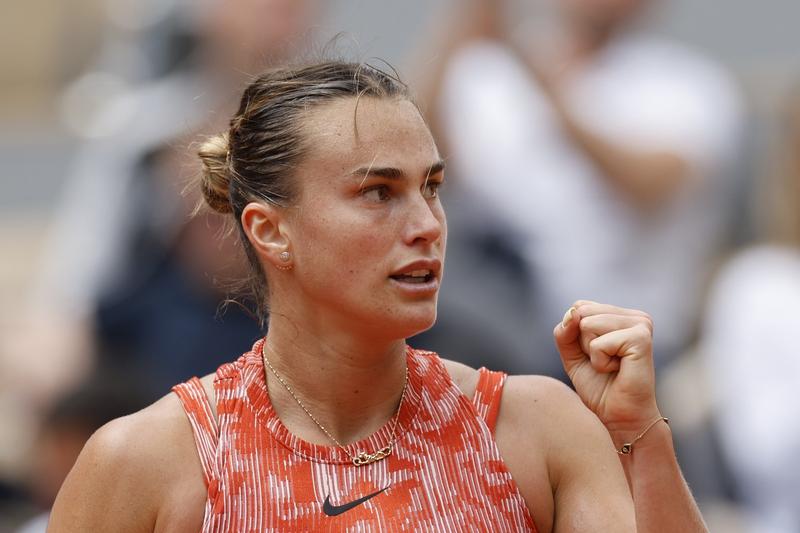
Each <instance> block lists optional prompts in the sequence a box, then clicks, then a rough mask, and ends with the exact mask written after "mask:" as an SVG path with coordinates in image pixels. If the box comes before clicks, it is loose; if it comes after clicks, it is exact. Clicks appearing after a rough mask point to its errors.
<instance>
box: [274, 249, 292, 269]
mask: <svg viewBox="0 0 800 533" xmlns="http://www.w3.org/2000/svg"><path fill="white" fill-rule="evenodd" d="M278 257H279V258H280V259H281V261H283V262H284V263H288V262H289V260H290V259H291V258H292V254H290V253H289V252H281V253H280V254H278ZM276 268H278V269H279V270H291V269H292V268H293V265H291V264H289V265H276Z"/></svg>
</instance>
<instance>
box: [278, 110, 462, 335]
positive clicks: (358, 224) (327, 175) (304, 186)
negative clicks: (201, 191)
mask: <svg viewBox="0 0 800 533" xmlns="http://www.w3.org/2000/svg"><path fill="white" fill-rule="evenodd" d="M354 117H355V118H356V121H355V124H354V120H353V118H354ZM305 129H306V132H307V133H306V135H307V142H308V143H309V146H310V147H311V149H309V150H308V153H307V156H306V158H305V159H304V160H303V162H302V163H301V165H300V166H299V167H298V169H297V177H298V179H299V184H300V195H299V198H298V201H297V208H296V209H295V210H294V212H293V213H291V214H290V215H289V229H288V232H289V238H290V242H291V243H292V253H293V256H294V267H295V270H296V276H295V279H296V280H297V283H298V285H299V286H298V289H297V294H296V295H295V296H296V300H295V301H296V305H302V306H303V308H304V309H306V310H308V311H309V312H311V313H312V314H316V315H317V316H320V317H322V316H325V317H326V320H331V317H332V316H333V317H338V318H334V319H336V320H341V321H342V324H348V323H349V324H353V323H355V324H358V325H359V327H360V328H363V331H367V332H369V331H374V332H375V334H376V335H379V336H381V337H385V338H391V339H397V338H406V337H409V336H412V335H414V334H415V333H418V332H419V331H423V330H425V329H427V328H429V327H430V326H431V325H433V323H434V321H435V319H436V296H435V295H426V296H415V295H409V294H407V293H403V292H402V291H400V290H398V288H397V287H396V285H395V284H393V283H392V282H391V280H390V279H389V275H390V274H392V273H395V272H397V271H398V269H400V268H401V267H403V266H405V265H407V264H409V263H410V262H412V261H415V260H418V259H440V260H443V259H444V251H445V243H446V236H447V228H446V221H445V215H444V211H443V209H442V205H441V203H440V202H439V199H438V197H434V198H431V197H426V196H425V195H424V194H423V185H424V184H425V182H426V178H427V177H428V176H427V169H429V168H430V167H431V165H432V164H434V163H436V162H438V161H439V159H440V156H439V153H438V150H437V148H436V145H435V143H434V141H433V138H432V137H431V134H430V132H429V130H428V127H427V126H426V124H425V123H424V121H423V120H422V117H421V116H420V114H419V111H418V110H417V108H416V107H415V106H414V105H413V104H412V103H411V102H409V101H407V100H402V99H401V100H394V99H373V98H362V99H361V100H360V101H358V107H357V110H356V100H355V99H354V98H351V99H340V100H336V101H334V102H332V103H330V104H326V105H323V106H320V107H318V108H315V109H314V110H313V111H312V112H310V113H309V116H308V117H307V119H306V121H305ZM370 165H373V166H374V167H376V168H377V167H391V168H397V169H400V170H401V171H403V173H404V174H405V178H404V179H402V180H387V179H384V178H374V177H370V178H369V179H367V180H364V179H363V176H360V177H359V176H352V173H353V171H354V170H356V169H358V168H363V167H369V166H370ZM436 179H438V180H441V176H438V177H437V178H436ZM376 185H386V186H387V187H388V189H387V190H386V193H385V194H386V196H387V198H385V199H384V198H381V199H379V198H378V196H379V195H378V193H376V192H372V193H370V194H367V195H363V194H362V193H363V191H364V190H367V189H369V188H370V187H374V186H376ZM298 300H299V301H298ZM331 311H335V312H333V313H331Z"/></svg>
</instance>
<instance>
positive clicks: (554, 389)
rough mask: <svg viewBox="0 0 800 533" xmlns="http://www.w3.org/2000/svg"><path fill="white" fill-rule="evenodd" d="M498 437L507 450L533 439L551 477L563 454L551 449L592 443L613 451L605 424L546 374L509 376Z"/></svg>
mask: <svg viewBox="0 0 800 533" xmlns="http://www.w3.org/2000/svg"><path fill="white" fill-rule="evenodd" d="M497 440H498V444H500V445H501V448H504V449H506V450H509V451H511V450H514V449H515V447H517V446H520V445H522V447H523V448H525V447H526V445H525V444H521V443H534V444H535V445H536V446H537V449H538V450H539V452H540V453H539V454H538V455H540V456H541V457H542V458H544V459H545V460H546V461H547V463H548V470H549V471H550V476H551V477H553V476H554V468H553V466H554V465H557V464H558V463H559V462H561V461H562V458H563V457H564V454H563V453H561V452H559V453H552V450H560V449H561V448H562V446H569V447H570V448H572V449H580V448H581V447H582V446H591V447H593V448H597V447H599V448H600V449H601V451H602V452H613V445H612V444H611V438H610V437H609V435H608V432H607V431H606V429H605V427H604V426H603V424H602V423H601V422H600V420H599V419H598V418H597V417H596V416H595V415H594V413H592V412H591V411H590V410H589V409H588V408H587V407H586V406H585V405H584V404H583V402H582V401H581V399H580V398H579V397H578V395H577V394H576V393H575V392H574V391H573V390H572V389H570V388H569V387H568V386H567V385H565V384H564V383H562V382H560V381H558V380H556V379H553V378H549V377H545V376H511V377H509V379H508V380H507V381H506V385H505V390H504V392H503V399H502V401H501V406H500V414H499V418H498V422H497ZM518 443H519V444H518ZM528 451H530V449H528ZM554 481H557V480H554Z"/></svg>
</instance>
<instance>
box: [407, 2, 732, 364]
mask: <svg viewBox="0 0 800 533" xmlns="http://www.w3.org/2000/svg"><path fill="white" fill-rule="evenodd" d="M509 3H510V2H504V1H500V2H496V1H489V0H469V1H467V2H465V3H464V4H465V6H464V8H463V10H461V11H460V13H459V15H458V16H455V17H452V18H451V19H450V20H452V21H453V22H452V27H450V28H444V29H443V28H442V25H443V21H442V19H441V18H440V19H437V21H436V32H437V35H438V36H439V42H438V46H437V50H438V51H437V52H430V51H426V52H425V54H424V55H423V56H422V58H421V59H419V60H418V63H419V64H420V65H421V67H420V68H419V71H420V72H419V74H418V78H419V84H420V85H421V86H422V87H421V90H420V98H421V103H422V106H423V110H424V111H425V112H426V113H427V115H428V116H429V117H430V120H431V122H432V125H433V127H434V130H435V131H436V132H437V134H438V136H437V138H438V139H440V141H441V143H442V145H443V151H444V153H445V154H446V155H447V156H448V157H452V160H453V164H452V165H451V168H452V174H453V176H454V177H455V180H457V181H460V182H462V183H463V185H464V187H465V188H467V189H469V190H470V191H471V194H472V200H471V202H472V204H473V205H474V204H480V209H481V210H482V211H486V210H487V209H490V210H493V212H494V217H495V219H496V220H500V221H502V222H504V223H505V224H506V225H508V226H510V227H511V229H512V231H513V232H514V233H515V234H516V236H517V237H516V239H517V241H516V242H517V244H516V246H517V247H518V250H519V254H520V256H521V257H522V258H524V260H525V264H526V265H527V269H528V276H529V280H530V285H531V290H530V294H531V298H532V302H531V303H530V304H529V305H531V306H532V307H533V309H534V314H535V317H538V320H537V322H538V324H539V326H538V327H537V326H533V327H531V326H530V325H528V326H527V327H526V329H525V330H523V332H524V333H526V334H528V335H530V336H531V337H532V340H530V341H529V343H528V345H529V346H536V347H537V353H536V354H535V355H536V356H535V357H533V358H528V359H527V361H526V363H525V364H526V365H529V366H528V368H527V371H535V372H542V373H547V374H553V373H557V372H558V369H557V368H555V367H553V366H548V365H549V364H548V361H552V357H548V356H547V354H546V350H547V343H546V340H547V338H548V334H549V332H548V328H547V325H548V324H549V323H550V322H551V321H552V319H553V317H555V316H557V314H558V312H559V311H558V310H559V307H560V302H564V301H571V300H574V299H575V298H576V297H578V295H585V296H587V297H590V298H593V299H596V300H598V301H605V300H608V299H609V298H614V299H615V301H619V302H621V303H622V304H624V305H627V306H632V307H639V308H644V309H648V310H650V311H651V312H652V314H653V317H654V318H655V320H656V321H657V323H658V324H659V330H658V332H657V333H656V337H655V343H656V352H655V353H656V361H657V364H659V365H660V366H661V365H665V364H667V363H668V362H669V361H670V360H672V359H673V358H674V357H676V356H677V355H679V354H680V353H681V351H682V350H683V349H684V348H685V347H686V346H687V344H688V343H689V341H690V340H692V338H693V335H694V334H695V331H694V324H695V322H696V319H697V317H698V313H699V306H700V303H701V296H702V294H703V288H704V284H705V283H706V282H707V275H708V272H709V270H710V267H711V265H712V263H713V260H714V259H715V256H716V255H717V254H718V253H720V251H721V249H722V247H723V245H725V244H726V239H727V238H728V236H727V235H726V233H725V224H726V222H727V221H728V219H729V217H730V215H731V210H732V207H733V205H735V199H736V196H737V194H739V191H740V190H741V181H742V180H741V177H740V175H739V174H738V173H737V171H736V168H735V166H736V163H737V160H736V155H737V150H738V149H739V148H740V141H741V135H740V134H741V131H742V119H743V117H742V109H741V108H740V98H739V93H738V89H737V87H736V86H735V85H734V83H733V82H732V80H731V78H730V77H729V76H728V74H727V73H726V72H725V70H724V69H722V68H721V67H720V66H719V65H718V64H717V63H715V62H714V61H713V60H710V59H708V58H706V57H704V56H703V55H701V54H699V53H698V52H696V51H694V50H692V49H690V48H688V47H685V46H683V45H681V44H678V43H675V42H671V41H667V40H664V39H661V38H658V37H656V36H653V35H651V34H649V33H648V32H647V29H646V28H645V27H643V24H642V20H643V17H644V14H645V12H646V11H647V10H648V9H650V8H652V7H653V5H652V4H657V3H658V2H655V1H648V0H600V1H597V0H554V2H552V4H553V5H552V7H553V9H554V10H555V16H554V18H553V20H548V21H547V22H548V23H551V24H550V25H544V24H540V25H537V26H536V29H535V30H530V28H529V27H527V26H521V27H517V28H513V29H512V27H511V26H510V25H508V24H506V19H510V18H511V16H510V14H509V13H508V11H509V7H508V4H509ZM460 5H461V4H460ZM520 29H521V30H523V31H515V30H520ZM516 33H519V35H516ZM564 205H572V206H574V207H572V208H571V209H570V210H569V211H565V210H564V207H563V206H564ZM458 208H459V209H460V210H462V211H463V210H467V212H469V210H470V209H471V208H470V205H469V202H468V201H464V202H462V203H461V205H460V206H458ZM457 210H458V209H451V212H452V211H457ZM456 216H458V214H456ZM461 217H462V218H469V215H466V216H465V215H461ZM454 231H455V229H454ZM502 232H505V230H503V231H502ZM587 253H588V255H587ZM450 283H451V285H450V287H451V288H452V290H453V291H459V290H462V288H463V290H464V291H470V290H471V289H470V288H469V283H470V282H468V281H465V282H464V283H462V284H461V285H460V286H459V287H455V283H454V281H453V280H450ZM612 295H613V296H612ZM443 300H444V301H446V300H447V296H446V291H445V293H444V294H443ZM523 332H521V333H523Z"/></svg>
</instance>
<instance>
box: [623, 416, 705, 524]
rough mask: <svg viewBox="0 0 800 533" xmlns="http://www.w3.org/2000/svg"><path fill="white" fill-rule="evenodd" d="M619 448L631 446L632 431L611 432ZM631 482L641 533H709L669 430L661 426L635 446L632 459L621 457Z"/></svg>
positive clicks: (637, 522)
mask: <svg viewBox="0 0 800 533" xmlns="http://www.w3.org/2000/svg"><path fill="white" fill-rule="evenodd" d="M610 432H611V438H612V440H613V441H614V445H615V446H617V447H618V448H619V446H621V445H622V444H623V443H624V442H631V440H632V439H633V437H634V436H635V435H634V433H633V432H631V431H610ZM620 460H621V462H622V467H623V469H624V470H625V475H626V477H627V478H628V485H629V487H630V490H631V494H632V496H633V502H634V508H635V510H636V527H637V530H638V531H639V532H640V533H650V532H660V531H681V532H685V533H695V532H706V531H708V530H707V528H706V526H705V524H704V523H703V518H702V516H701V515H700V510H699V509H698V507H697V504H696V503H695V501H694V498H693V497H692V494H691V492H690V491H689V487H688V486H687V485H686V481H685V480H684V478H683V474H682V473H681V470H680V466H679V465H678V461H677V459H676V457H675V449H674V448H673V445H672V433H671V431H670V429H669V426H668V425H667V424H666V423H664V422H659V423H657V424H656V425H655V426H653V427H652V428H651V429H650V431H648V432H647V434H646V435H645V436H644V437H643V438H642V439H641V440H639V441H638V442H637V443H636V444H635V445H634V449H633V452H632V453H631V454H629V455H620Z"/></svg>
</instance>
